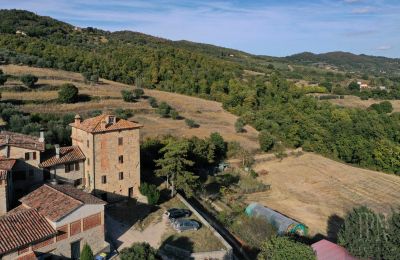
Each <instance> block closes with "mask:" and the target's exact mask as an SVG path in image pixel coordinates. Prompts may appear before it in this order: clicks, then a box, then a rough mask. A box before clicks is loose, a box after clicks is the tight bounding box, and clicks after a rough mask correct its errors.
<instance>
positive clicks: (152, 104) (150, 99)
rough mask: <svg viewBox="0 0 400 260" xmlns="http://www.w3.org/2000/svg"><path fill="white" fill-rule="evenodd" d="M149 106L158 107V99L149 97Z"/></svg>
mask: <svg viewBox="0 0 400 260" xmlns="http://www.w3.org/2000/svg"><path fill="white" fill-rule="evenodd" d="M149 104H150V106H151V107H152V108H156V107H158V103H157V99H155V98H154V97H149Z"/></svg>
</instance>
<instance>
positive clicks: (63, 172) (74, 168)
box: [46, 161, 85, 186]
mask: <svg viewBox="0 0 400 260" xmlns="http://www.w3.org/2000/svg"><path fill="white" fill-rule="evenodd" d="M46 170H47V171H48V172H49V173H50V178H52V179H57V180H58V181H59V182H60V183H69V184H72V185H74V186H79V185H81V184H83V181H82V180H83V176H84V172H85V163H84V161H78V162H71V163H65V164H59V165H55V166H52V167H49V168H46Z"/></svg>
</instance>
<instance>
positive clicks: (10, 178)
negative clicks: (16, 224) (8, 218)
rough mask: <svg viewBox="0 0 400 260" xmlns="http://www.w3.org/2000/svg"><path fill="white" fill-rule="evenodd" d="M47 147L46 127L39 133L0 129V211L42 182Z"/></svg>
mask: <svg viewBox="0 0 400 260" xmlns="http://www.w3.org/2000/svg"><path fill="white" fill-rule="evenodd" d="M44 149H45V140H44V133H43V131H41V132H40V137H34V136H30V135H24V134H19V133H13V132H7V131H1V132H0V171H1V174H0V175H1V176H0V180H1V182H0V204H1V207H0V215H2V214H4V213H5V210H4V209H6V210H9V209H10V208H11V207H12V206H13V204H14V202H15V201H16V200H17V199H18V198H20V197H21V196H23V195H24V194H26V193H27V192H29V191H31V190H33V189H34V188H35V187H38V186H39V185H40V184H42V183H43V171H42V169H41V168H40V167H39V164H40V159H41V153H42V152H43V151H44Z"/></svg>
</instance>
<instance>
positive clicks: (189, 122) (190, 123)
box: [185, 118, 199, 128]
mask: <svg viewBox="0 0 400 260" xmlns="http://www.w3.org/2000/svg"><path fill="white" fill-rule="evenodd" d="M185 123H186V125H187V126H188V127H189V128H197V127H199V125H198V124H197V123H196V122H195V121H194V120H193V119H189V118H187V119H185Z"/></svg>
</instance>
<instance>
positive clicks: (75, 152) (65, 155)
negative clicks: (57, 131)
mask: <svg viewBox="0 0 400 260" xmlns="http://www.w3.org/2000/svg"><path fill="white" fill-rule="evenodd" d="M85 159H86V157H85V155H84V154H83V153H82V151H81V149H80V148H79V147H78V146H67V147H60V157H59V158H57V156H56V155H55V154H53V155H52V156H51V157H50V158H48V159H47V160H45V161H43V162H41V163H40V164H39V167H42V168H46V167H50V166H54V165H59V164H64V163H69V162H77V161H82V160H85ZM0 169H1V168H0Z"/></svg>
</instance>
